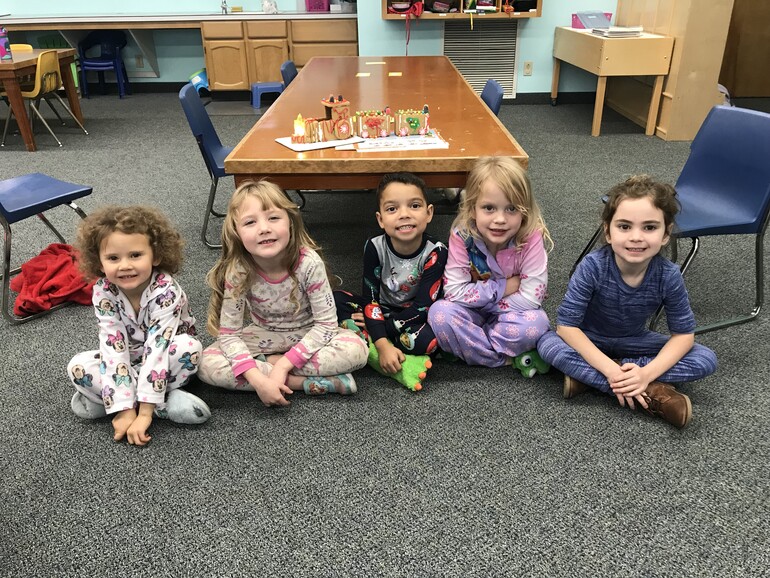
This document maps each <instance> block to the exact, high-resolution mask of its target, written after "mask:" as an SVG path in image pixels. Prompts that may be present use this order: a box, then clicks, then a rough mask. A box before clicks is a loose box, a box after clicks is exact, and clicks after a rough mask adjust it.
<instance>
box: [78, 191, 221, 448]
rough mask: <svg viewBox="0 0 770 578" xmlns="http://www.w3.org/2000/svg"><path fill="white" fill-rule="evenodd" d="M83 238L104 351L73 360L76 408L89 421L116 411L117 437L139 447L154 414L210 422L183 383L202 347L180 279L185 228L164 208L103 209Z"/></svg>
mask: <svg viewBox="0 0 770 578" xmlns="http://www.w3.org/2000/svg"><path fill="white" fill-rule="evenodd" d="M76 244H77V249H78V251H79V256H80V267H81V269H82V271H83V272H84V274H85V275H86V277H88V278H90V279H94V278H95V279H96V283H95V284H94V288H93V304H94V312H95V314H96V320H97V325H98V328H99V349H98V350H96V351H86V352H83V353H79V354H77V355H76V356H75V357H73V358H72V361H70V363H69V366H68V367H67V373H68V375H69V377H70V379H71V381H72V383H73V385H74V386H75V389H76V390H77V391H76V392H75V395H74V396H73V397H72V401H71V404H70V405H71V407H72V411H73V412H74V413H75V415H77V416H78V417H81V418H84V419H95V418H99V417H102V416H104V415H107V414H109V415H113V418H112V426H113V429H114V439H115V440H120V439H123V438H124V437H125V438H127V440H128V443H129V444H132V445H139V446H143V445H145V444H147V442H149V441H150V439H151V437H150V435H149V434H148V430H149V428H150V424H151V423H152V418H153V415H155V416H157V417H160V418H168V419H170V420H171V421H174V422H177V423H185V424H199V423H203V422H205V421H206V420H207V419H208V418H209V416H210V415H211V412H210V411H209V408H208V406H207V405H206V403H205V402H203V400H201V399H199V398H198V397H196V396H194V395H192V394H191V393H189V392H186V391H182V390H181V389H179V388H180V387H182V386H184V385H186V384H187V381H188V380H189V378H190V376H191V375H193V374H194V373H195V372H196V371H197V369H198V363H199V360H200V355H201V349H202V346H201V343H200V342H199V341H198V340H197V339H196V338H195V337H194V336H195V317H193V315H192V313H191V311H190V307H189V303H188V300H187V295H186V294H185V292H184V291H183V290H182V288H181V287H180V286H179V284H178V283H177V282H176V281H175V280H174V278H173V277H172V275H174V274H176V273H177V272H178V271H179V268H180V267H181V265H182V259H183V255H182V248H183V246H184V242H183V241H182V237H181V235H180V234H179V232H178V231H177V230H176V229H175V228H174V226H173V225H172V224H171V222H170V221H169V220H168V219H167V218H166V217H165V216H164V215H163V214H162V213H161V212H159V211H157V210H155V209H151V208H147V207H141V206H129V207H103V208H102V209H100V210H98V211H95V212H93V213H92V214H91V215H89V216H88V218H86V219H85V220H84V221H82V222H81V224H80V227H79V228H78V235H77V242H76Z"/></svg>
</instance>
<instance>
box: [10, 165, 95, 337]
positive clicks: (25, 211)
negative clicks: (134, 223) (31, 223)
mask: <svg viewBox="0 0 770 578" xmlns="http://www.w3.org/2000/svg"><path fill="white" fill-rule="evenodd" d="M91 191H92V188H91V187H87V186H85V185H76V184H74V183H68V182H65V181H60V180H58V179H54V178H52V177H49V176H47V175H44V174H41V173H32V174H29V175H24V176H21V177H14V178H12V179H6V180H4V181H0V223H2V225H3V229H4V231H5V256H4V258H3V277H2V279H3V297H2V309H3V317H5V318H6V319H7V320H8V322H9V323H11V324H12V325H17V324H19V323H25V322H27V321H30V320H31V319H35V318H37V317H41V316H42V315H45V314H46V313H48V312H49V311H53V310H54V309H59V308H60V307H64V306H65V305H69V302H65V303H61V304H59V305H55V306H54V307H52V308H51V309H50V310H49V311H42V312H40V313H35V314H33V315H29V316H26V317H16V316H15V315H14V314H13V312H12V310H11V303H10V293H11V288H10V283H11V277H13V276H14V275H17V274H18V273H19V272H20V271H21V267H16V268H15V269H11V225H12V224H14V223H18V222H19V221H23V220H24V219H28V218H29V217H32V216H35V215H37V217H38V218H39V219H40V220H41V221H42V222H43V223H45V225H46V226H47V227H48V228H49V229H50V230H51V231H52V232H53V234H54V235H56V238H57V239H59V241H60V242H62V243H66V241H65V240H64V237H63V236H62V235H61V233H59V231H58V230H57V229H56V227H54V226H53V225H52V224H51V223H50V221H48V219H46V217H45V215H44V214H43V212H44V211H48V210H49V209H53V208H55V207H59V206H61V205H68V206H69V207H70V208H71V209H72V210H73V211H75V212H76V213H77V214H78V215H80V218H82V219H85V217H86V214H85V213H84V212H83V210H82V209H81V208H80V207H78V206H77V205H76V204H75V203H74V201H75V199H79V198H80V197H85V196H87V195H90V194H91Z"/></svg>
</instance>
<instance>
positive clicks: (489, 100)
mask: <svg viewBox="0 0 770 578" xmlns="http://www.w3.org/2000/svg"><path fill="white" fill-rule="evenodd" d="M481 100H483V101H484V103H485V104H486V105H487V106H488V107H489V109H490V110H491V111H492V112H493V113H495V116H497V115H498V114H500V106H501V105H502V104H503V87H502V86H500V83H499V82H497V81H496V80H495V79H494V78H490V79H489V80H487V83H486V84H485V85H484V90H482V91H481Z"/></svg>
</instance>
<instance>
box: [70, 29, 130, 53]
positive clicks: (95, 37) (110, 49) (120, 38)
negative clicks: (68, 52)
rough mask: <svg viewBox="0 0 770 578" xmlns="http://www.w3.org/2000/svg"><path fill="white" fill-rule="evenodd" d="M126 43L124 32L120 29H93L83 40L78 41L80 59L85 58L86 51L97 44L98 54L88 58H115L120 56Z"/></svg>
mask: <svg viewBox="0 0 770 578" xmlns="http://www.w3.org/2000/svg"><path fill="white" fill-rule="evenodd" d="M127 43H128V40H127V39H126V33H125V32H123V31H122V30H93V31H91V32H89V33H88V35H87V36H86V37H85V38H84V39H83V40H81V41H80V42H78V53H79V55H80V59H81V60H85V59H86V58H87V57H86V52H88V51H89V50H90V49H91V48H93V47H94V46H97V45H98V46H99V50H100V52H99V55H98V56H96V57H88V58H91V59H92V60H93V59H94V58H98V59H100V60H115V59H117V58H120V51H121V50H122V49H123V48H125V46H126V44H127Z"/></svg>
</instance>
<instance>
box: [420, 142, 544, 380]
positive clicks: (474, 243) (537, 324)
mask: <svg viewBox="0 0 770 578" xmlns="http://www.w3.org/2000/svg"><path fill="white" fill-rule="evenodd" d="M546 242H548V243H549V244H551V245H552V243H551V238H550V235H549V234H548V229H547V228H546V226H545V223H544V222H543V217H542V215H541V213H540V208H539V207H538V205H537V202H536V201H535V198H534V197H533V196H532V191H531V187H530V183H529V178H528V177H527V173H526V171H525V170H524V168H523V167H522V166H521V165H520V164H519V163H518V162H517V161H516V160H514V159H512V158H510V157H482V158H480V159H478V160H477V161H476V164H475V165H474V167H473V169H472V170H471V172H470V173H469V175H468V182H467V184H466V187H465V195H464V197H463V199H462V201H461V203H460V208H459V211H458V214H457V218H455V221H454V223H453V225H452V232H451V234H450V236H449V258H448V259H447V265H446V270H445V271H444V299H442V300H440V301H438V302H436V303H435V304H434V305H433V307H431V309H430V313H429V316H428V319H429V322H430V324H431V326H432V327H433V331H434V332H435V333H436V339H438V344H439V347H441V349H442V350H443V351H447V352H449V353H451V354H453V355H456V356H457V357H459V358H461V359H463V360H464V361H465V362H466V363H468V364H470V365H483V366H486V367H499V366H501V365H509V364H511V363H513V364H514V365H515V367H516V368H517V369H521V367H520V365H521V364H519V363H517V362H516V361H515V360H514V358H516V357H518V356H521V355H522V354H525V353H527V359H529V360H532V359H533V358H534V357H536V352H531V351H530V350H532V349H533V348H534V347H535V345H536V343H537V340H538V339H539V338H540V336H542V335H543V334H544V333H545V332H546V331H548V316H547V315H546V313H545V311H543V309H542V308H541V305H542V303H543V300H544V299H545V296H546V287H547V284H548V253H547V251H546ZM535 367H537V368H538V371H539V372H540V373H542V372H544V371H546V370H547V367H542V368H541V367H539V366H538V365H535ZM522 373H524V374H525V375H527V376H528V377H531V375H533V374H532V373H531V372H526V373H525V372H524V371H522Z"/></svg>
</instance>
